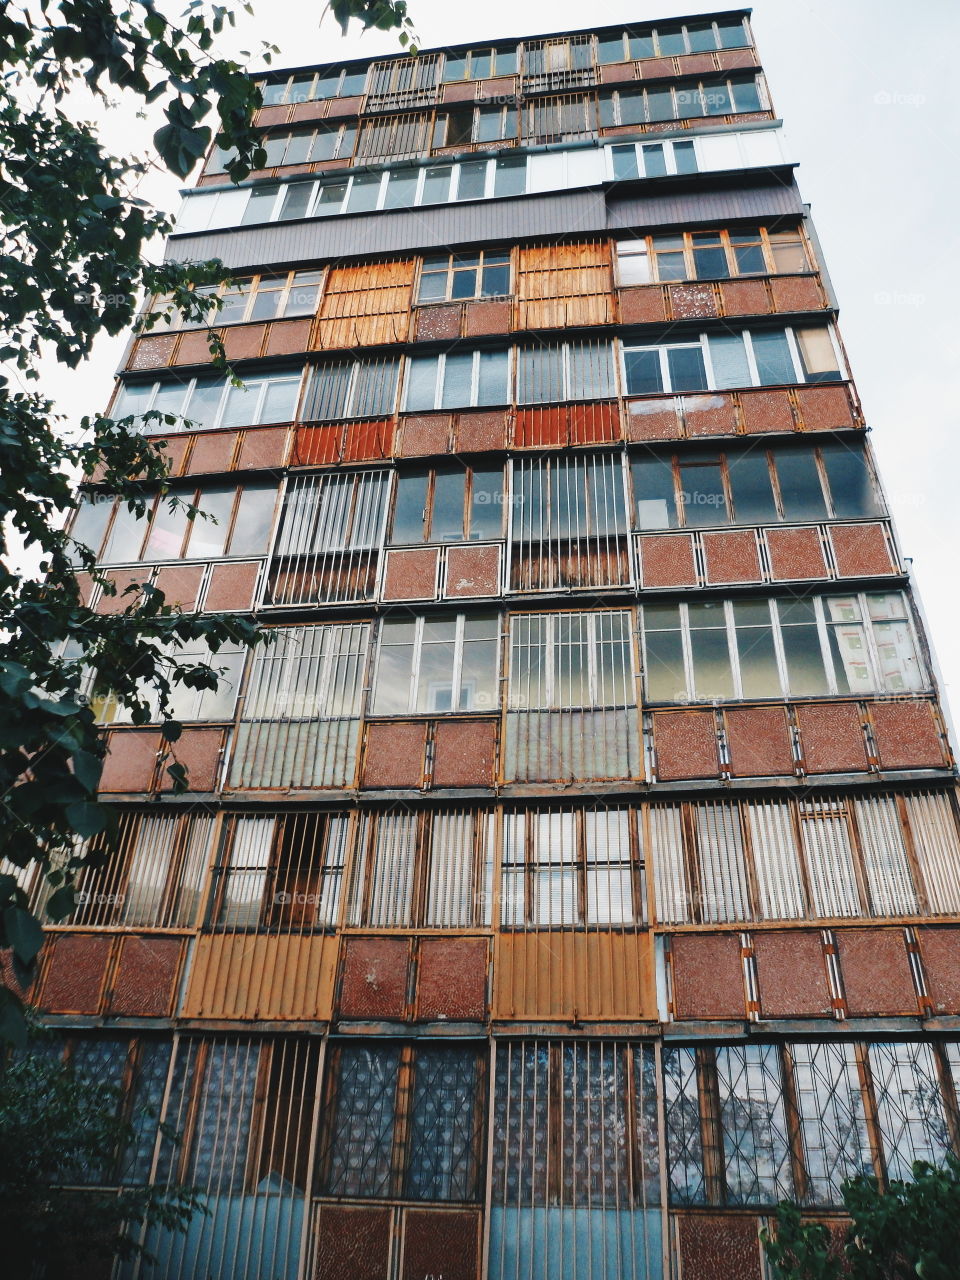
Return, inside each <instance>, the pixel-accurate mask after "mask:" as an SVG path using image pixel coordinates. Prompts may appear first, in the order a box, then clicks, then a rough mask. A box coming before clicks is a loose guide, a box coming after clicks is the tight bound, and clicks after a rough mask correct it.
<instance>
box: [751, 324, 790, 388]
mask: <svg viewBox="0 0 960 1280" xmlns="http://www.w3.org/2000/svg"><path fill="white" fill-rule="evenodd" d="M750 336H751V338H752V339H753V354H754V357H755V359H756V362H757V373H758V374H759V377H760V385H761V386H762V387H769V386H775V385H777V384H778V383H781V382H796V380H797V375H796V371H795V370H794V367H793V360H792V358H791V356H790V347H789V345H788V343H787V335H786V334H785V333H784V332H783V331H782V330H777V329H775V330H772V331H770V330H767V331H762V330H761V331H755V332H753V333H752V334H751V335H750Z"/></svg>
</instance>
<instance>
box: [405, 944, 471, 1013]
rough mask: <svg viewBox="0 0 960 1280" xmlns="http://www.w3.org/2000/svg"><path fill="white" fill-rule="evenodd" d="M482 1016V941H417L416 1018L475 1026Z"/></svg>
mask: <svg viewBox="0 0 960 1280" xmlns="http://www.w3.org/2000/svg"><path fill="white" fill-rule="evenodd" d="M486 1012H487V940H486V938H421V940H420V969H419V977H418V979H417V1017H418V1018H454V1019H457V1018H459V1019H467V1020H470V1021H474V1022H479V1021H481V1020H482V1019H483V1018H484V1017H485V1016H486Z"/></svg>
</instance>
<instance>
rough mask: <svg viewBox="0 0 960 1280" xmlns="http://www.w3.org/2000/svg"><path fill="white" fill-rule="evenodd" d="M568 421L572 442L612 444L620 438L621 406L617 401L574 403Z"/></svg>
mask: <svg viewBox="0 0 960 1280" xmlns="http://www.w3.org/2000/svg"><path fill="white" fill-rule="evenodd" d="M567 422H568V428H569V432H570V443H571V444H610V443H612V442H613V441H614V440H619V439H620V406H619V405H618V404H616V403H615V402H614V403H611V402H604V401H601V402H599V403H592V402H589V401H588V402H587V403H577V404H572V405H570V406H569V408H568V410H567Z"/></svg>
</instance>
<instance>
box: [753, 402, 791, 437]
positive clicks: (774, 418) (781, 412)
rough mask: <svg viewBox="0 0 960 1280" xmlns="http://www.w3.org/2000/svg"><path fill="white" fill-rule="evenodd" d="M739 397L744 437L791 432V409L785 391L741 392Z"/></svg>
mask: <svg viewBox="0 0 960 1280" xmlns="http://www.w3.org/2000/svg"><path fill="white" fill-rule="evenodd" d="M739 396H740V416H741V419H742V421H743V430H744V432H745V434H746V435H760V434H762V433H763V432H765V431H792V430H793V427H794V421H793V409H792V408H791V407H790V397H789V395H788V394H787V393H786V391H741V392H739Z"/></svg>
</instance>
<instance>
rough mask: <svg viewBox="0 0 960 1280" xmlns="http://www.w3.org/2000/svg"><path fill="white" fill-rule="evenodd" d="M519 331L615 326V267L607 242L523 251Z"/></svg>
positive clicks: (519, 269)
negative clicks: (613, 266)
mask: <svg viewBox="0 0 960 1280" xmlns="http://www.w3.org/2000/svg"><path fill="white" fill-rule="evenodd" d="M517 301H518V316H517V328H518V329H548V328H563V327H565V326H569V325H581V324H611V323H612V322H613V319H614V315H613V271H612V267H611V264H610V247H609V245H608V244H607V242H606V241H595V242H593V243H587V244H552V245H543V246H538V247H535V248H529V249H520V250H519V256H518V259H517Z"/></svg>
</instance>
